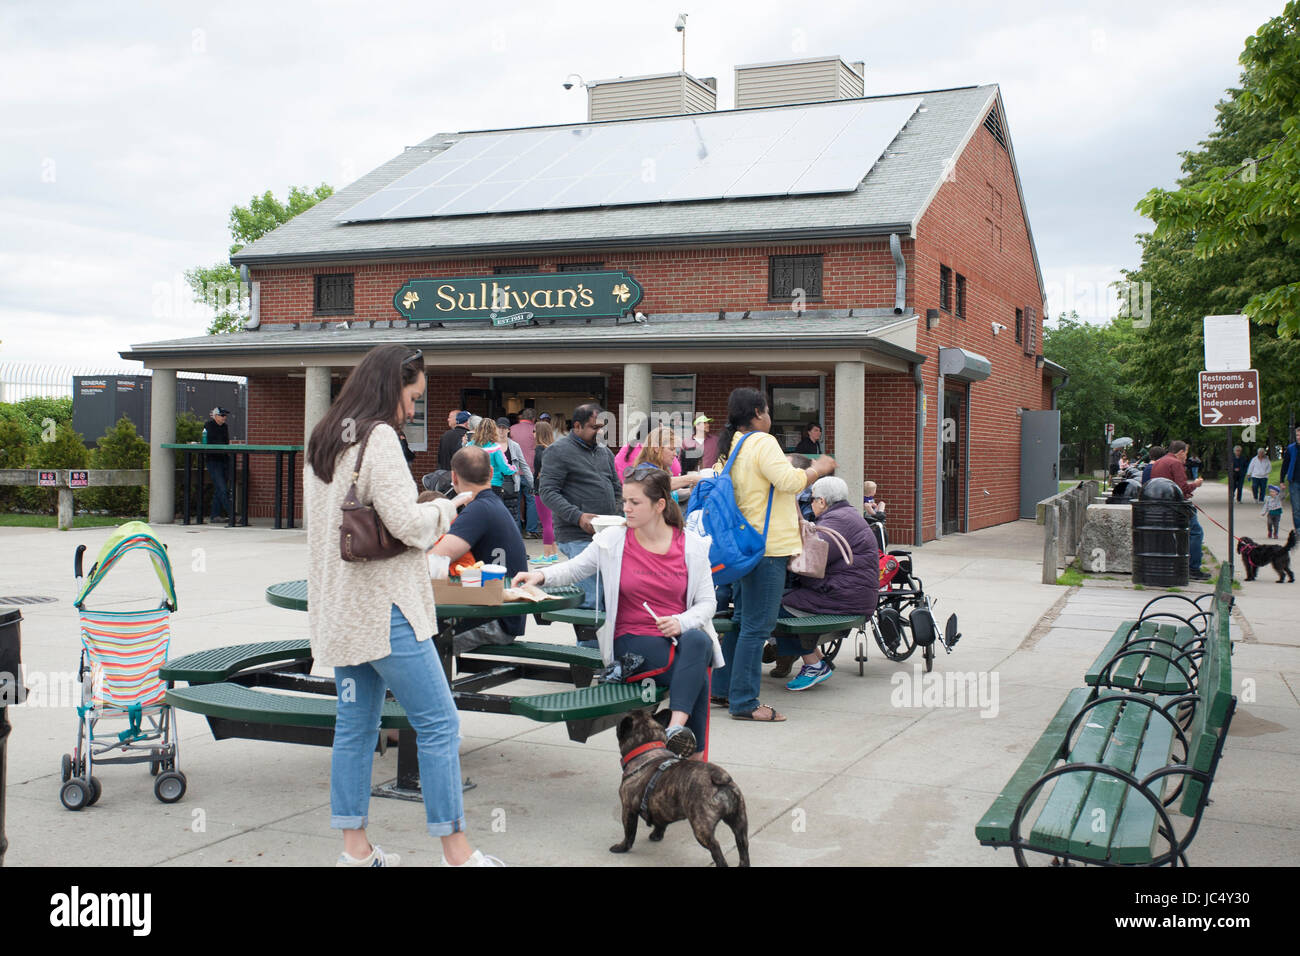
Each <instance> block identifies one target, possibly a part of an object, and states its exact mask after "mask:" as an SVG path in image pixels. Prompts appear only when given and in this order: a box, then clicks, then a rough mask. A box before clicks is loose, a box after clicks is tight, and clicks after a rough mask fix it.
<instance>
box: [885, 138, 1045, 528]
mask: <svg viewBox="0 0 1300 956" xmlns="http://www.w3.org/2000/svg"><path fill="white" fill-rule="evenodd" d="M910 253H911V255H910V259H909V262H908V267H909V290H908V300H909V301H910V302H913V303H915V307H916V311H917V313H918V314H919V315H921V316H924V315H925V313H926V310H927V309H933V308H938V307H939V304H940V303H939V268H940V266H941V265H946V266H949V267H950V268H951V269H952V270H953V303H952V304H953V306H954V309H955V305H956V288H955V286H956V275H957V274H958V273H960V274H961V275H963V276H965V278H966V318H965V319H964V320H963V319H958V318H957V317H956V316H955V315H954V314H953V313H952V312H944V313H942V314H941V321H940V324H939V326H938V327H937V328H935V329H933V330H928V331H927V330H926V329H925V328H924V319H923V320H922V323H921V326H922V328H921V329H920V330H919V331H918V334H917V351H920V352H924V353H925V354H926V355H927V356H930V359H929V361H927V362H926V363H925V365H923V366H922V374H923V377H924V379H925V383H926V384H925V387H926V392H927V394H928V395H929V396H930V398H929V402H930V405H929V407H930V421H929V422H928V423H927V425H926V445H927V447H926V458H925V462H926V469H925V470H926V493H925V497H926V506H925V517H924V525H925V537H926V538H927V539H928V538H929V537H931V536H932V535H933V530H932V529H933V527H934V512H933V509H934V466H933V464H932V463H933V462H934V460H935V449H934V447H933V445H932V443H933V442H934V441H935V433H936V430H937V426H936V425H935V424H934V415H936V414H938V411H939V409H940V408H941V407H942V406H941V405H940V401H941V399H942V396H937V395H936V394H935V389H936V387H937V378H938V348H939V347H940V346H948V347H953V346H955V347H959V348H964V349H968V350H970V351H973V352H977V353H979V354H980V355H983V356H985V357H986V358H988V359H989V361H990V363H991V364H992V366H993V372H992V374H991V375H990V376H989V378H987V379H985V380H984V381H982V382H976V383H975V384H974V385H973V386H972V388H971V415H970V422H969V423H968V426H969V428H970V429H971V434H970V447H971V457H972V459H973V461H970V462H964V463H963V468H964V469H967V470H968V471H969V481H970V528H971V530H976V529H979V528H986V527H989V526H991V525H995V524H1001V523H1002V522H1006V521H1014V520H1015V519H1016V518H1017V517H1018V515H1019V508H1020V483H1019V480H1018V477H1017V476H1018V471H1019V465H1020V419H1019V418H1018V417H1017V415H1016V409H1017V408H1029V409H1040V408H1046V407H1048V406H1049V405H1050V393H1048V394H1047V395H1045V392H1044V388H1043V382H1042V373H1041V372H1040V371H1039V370H1038V369H1037V367H1036V366H1035V364H1034V356H1033V355H1025V354H1024V347H1023V346H1022V344H1021V343H1019V342H1017V341H1016V339H1015V326H1016V314H1015V310H1016V309H1017V308H1020V309H1025V308H1026V307H1027V306H1028V307H1032V309H1033V310H1034V313H1035V315H1036V321H1035V325H1036V329H1035V332H1034V335H1035V339H1034V341H1035V343H1037V348H1036V349H1035V351H1038V352H1041V351H1042V347H1041V343H1042V315H1043V301H1042V296H1041V294H1040V291H1039V288H1038V282H1037V277H1036V274H1035V271H1034V265H1033V256H1032V251H1031V248H1030V244H1029V233H1028V228H1027V226H1026V220H1025V214H1024V210H1023V209H1022V208H1021V206H1020V203H1019V197H1018V196H1017V193H1016V185H1015V180H1014V176H1013V173H1012V168H1011V162H1010V157H1009V156H1008V155H1007V153H1006V151H1005V150H1003V149H1002V147H1001V146H999V145H998V144H997V141H996V140H994V138H993V136H992V135H991V134H990V133H989V132H988V130H986V129H984V128H983V127H982V126H981V127H980V128H979V130H978V131H977V132H976V134H975V136H974V137H973V138H972V139H971V141H970V143H969V144H968V145H967V147H966V149H965V150H964V151H963V153H962V155H961V156H960V157H959V159H958V162H957V164H956V167H955V169H954V175H953V176H952V178H951V180H950V181H948V182H945V183H944V184H943V185H942V187H941V188H940V189H939V192H938V194H937V196H936V197H935V200H934V202H933V204H932V205H931V206H930V208H929V210H927V212H926V214H925V215H924V216H923V217H922V219H921V222H920V224H919V225H918V227H917V239H916V242H915V243H914V248H912V249H911V250H910ZM994 322H998V323H1001V324H1002V325H1005V326H1006V331H1003V332H1000V333H998V334H997V335H996V336H995V335H994V334H993V329H992V323H994ZM1026 324H1028V323H1027V321H1026ZM962 437H963V438H964V436H962ZM959 440H960V439H959ZM963 444H964V443H963ZM985 490H987V491H988V494H987V495H986V494H985V493H984V492H985Z"/></svg>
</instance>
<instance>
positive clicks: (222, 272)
mask: <svg viewBox="0 0 1300 956" xmlns="http://www.w3.org/2000/svg"><path fill="white" fill-rule="evenodd" d="M333 194H334V188H333V187H332V186H327V185H326V184H325V183H321V184H320V185H319V186H317V187H316V188H315V189H311V190H308V189H305V188H303V187H300V186H294V187H292V188H291V189H290V190H289V200H288V202H284V203H282V202H280V200H278V199H276V198H275V196H274V195H272V194H271V191H270V190H269V189H268V190H267V191H266V192H265V193H263V194H262V195H261V196H254V197H253V198H252V199H250V200H249V202H248V205H247V206H234V207H232V208H231V210H230V223H229V224H230V235H231V237H232V238H233V239H234V240H235V242H234V244H233V245H232V246H231V247H230V255H232V256H233V255H234V254H235V253H236V252H238V251H239V250H240V249H242V248H244V246H246V245H248V244H249V243H250V242H253V241H254V240H257V239H260V238H262V236H264V235H266V234H267V233H268V232H270V231H271V230H272V229H275V228H276V227H278V226H282V225H284V224H285V223H286V222H288V221H289V220H290V219H292V218H293V217H294V216H296V215H298V214H299V213H300V212H303V211H304V210H307V209H310V208H311V207H312V206H314V205H316V204H317V203H318V202H320V201H321V200H322V199H327V198H329V197H330V196H332V195H333ZM185 281H186V282H188V283H189V286H190V289H191V290H192V291H193V292H194V301H195V302H200V303H202V304H204V305H207V306H208V307H210V308H212V309H213V310H214V311H215V312H216V313H217V314H216V317H215V318H214V319H213V320H212V324H211V325H209V326H208V334H209V335H220V334H222V333H225V332H238V331H239V330H240V329H242V328H243V327H244V321H245V319H247V318H248V295H247V289H246V287H244V286H243V284H242V283H240V281H239V273H238V271H236V269H235V267H234V266H232V265H231V264H230V263H229V262H218V263H217V264H216V265H212V266H197V267H195V268H193V269H190V270H188V271H187V272H186V273H185Z"/></svg>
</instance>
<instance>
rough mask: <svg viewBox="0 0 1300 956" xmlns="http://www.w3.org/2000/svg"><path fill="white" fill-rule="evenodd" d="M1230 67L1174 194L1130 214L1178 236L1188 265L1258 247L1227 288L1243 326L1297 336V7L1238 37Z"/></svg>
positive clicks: (1151, 199) (1160, 195) (1159, 233)
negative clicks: (1207, 134) (1236, 76)
mask: <svg viewBox="0 0 1300 956" xmlns="http://www.w3.org/2000/svg"><path fill="white" fill-rule="evenodd" d="M1240 62H1241V64H1242V66H1243V67H1244V68H1245V72H1244V73H1243V74H1242V86H1241V89H1238V90H1232V91H1230V99H1229V101H1227V102H1226V103H1220V104H1219V117H1218V124H1217V125H1218V129H1217V130H1216V132H1215V134H1214V135H1213V136H1211V138H1210V141H1209V142H1207V143H1205V144H1203V146H1204V147H1205V148H1204V149H1202V150H1201V152H1200V153H1199V154H1196V155H1195V156H1194V157H1189V158H1188V159H1186V160H1185V162H1184V165H1183V168H1184V171H1185V172H1186V173H1187V174H1188V175H1187V176H1185V177H1184V178H1183V179H1182V180H1180V182H1179V188H1178V189H1177V190H1173V191H1167V190H1163V189H1153V190H1151V191H1150V192H1149V193H1147V195H1146V197H1145V198H1144V199H1143V200H1142V201H1141V202H1140V203H1139V204H1138V207H1137V208H1138V211H1140V212H1141V213H1142V214H1143V215H1146V216H1148V217H1150V218H1151V219H1152V220H1154V221H1155V223H1156V230H1155V233H1154V238H1155V239H1156V240H1160V241H1163V240H1179V239H1183V240H1185V241H1186V242H1187V246H1186V248H1187V250H1188V251H1189V252H1190V253H1191V255H1192V256H1194V257H1195V258H1197V259H1201V260H1213V259H1216V258H1219V257H1224V256H1231V255H1232V254H1234V253H1238V252H1242V251H1244V252H1247V253H1251V252H1258V251H1261V250H1267V251H1268V253H1269V254H1268V255H1267V256H1266V258H1265V260H1264V261H1260V262H1258V263H1257V264H1254V265H1253V267H1252V268H1250V269H1247V270H1243V271H1242V272H1241V273H1240V274H1239V282H1238V283H1237V284H1236V285H1235V286H1234V290H1235V291H1236V292H1238V293H1241V294H1245V295H1246V296H1248V298H1247V301H1245V302H1244V303H1243V304H1242V305H1241V306H1240V309H1241V311H1243V312H1244V313H1245V314H1247V315H1249V316H1250V317H1251V320H1252V321H1253V322H1255V323H1257V324H1259V325H1263V326H1273V327H1276V329H1277V331H1278V332H1279V333H1280V334H1281V335H1283V336H1286V337H1290V336H1294V335H1295V334H1296V333H1297V332H1300V82H1297V80H1296V78H1297V77H1300V3H1297V2H1296V0H1291V2H1289V3H1287V5H1286V7H1285V9H1284V10H1283V12H1282V15H1281V16H1279V17H1274V18H1273V19H1271V20H1269V21H1268V22H1267V23H1265V24H1264V25H1263V26H1262V27H1260V29H1259V31H1258V32H1257V33H1256V34H1255V35H1254V36H1252V37H1248V38H1247V39H1246V45H1245V50H1244V51H1243V52H1242V54H1241V58H1240ZM1260 134H1262V136H1261V135H1260ZM1237 297H1238V298H1240V297H1241V296H1240V295H1239V296H1237Z"/></svg>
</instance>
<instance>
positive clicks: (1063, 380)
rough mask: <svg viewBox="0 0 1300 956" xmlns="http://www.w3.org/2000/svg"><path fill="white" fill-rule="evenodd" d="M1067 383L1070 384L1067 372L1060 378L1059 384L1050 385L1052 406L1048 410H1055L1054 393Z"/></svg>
mask: <svg viewBox="0 0 1300 956" xmlns="http://www.w3.org/2000/svg"><path fill="white" fill-rule="evenodd" d="M1069 384H1070V376H1069V375H1068V374H1067V375H1066V376H1065V377H1064V378H1063V379H1061V384H1060V385H1053V386H1052V407H1051V409H1050V411H1053V412H1054V411H1056V393H1057V392H1059V391H1060V390H1061V389H1063V388H1065V386H1067V385H1069Z"/></svg>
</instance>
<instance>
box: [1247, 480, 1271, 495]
mask: <svg viewBox="0 0 1300 956" xmlns="http://www.w3.org/2000/svg"><path fill="white" fill-rule="evenodd" d="M1266 491H1268V479H1267V478H1252V479H1250V493H1251V495H1253V496H1254V498H1255V500H1256V501H1263V500H1264V492H1266Z"/></svg>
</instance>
